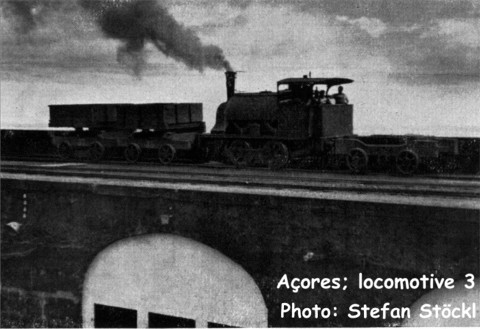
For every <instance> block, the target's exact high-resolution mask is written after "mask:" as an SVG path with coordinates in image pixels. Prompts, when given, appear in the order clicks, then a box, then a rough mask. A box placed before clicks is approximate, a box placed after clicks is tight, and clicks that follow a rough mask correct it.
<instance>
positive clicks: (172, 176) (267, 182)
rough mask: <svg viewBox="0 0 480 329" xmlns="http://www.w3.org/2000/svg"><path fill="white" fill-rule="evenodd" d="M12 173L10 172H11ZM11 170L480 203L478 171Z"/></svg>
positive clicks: (44, 166) (9, 169) (37, 166)
mask: <svg viewBox="0 0 480 329" xmlns="http://www.w3.org/2000/svg"><path fill="white" fill-rule="evenodd" d="M6 174H7V176H6ZM8 174H16V175H25V176H32V175H36V176H48V177H57V178H65V177H75V178H84V179H90V180H92V179H93V180H98V181H99V182H100V180H111V181H113V180H115V181H132V180H133V181H139V182H149V183H168V184H188V185H190V186H192V185H196V186H205V185H209V186H217V187H242V188H248V189H258V188H268V189H271V190H291V191H304V192H335V193H342V192H346V193H347V192H348V193H356V194H362V193H370V194H371V193H374V194H382V195H396V196H404V197H427V196H428V197H440V198H443V197H446V198H455V199H459V200H462V199H463V200H468V201H469V202H473V203H475V202H477V203H478V204H479V207H480V179H479V177H478V176H469V177H468V176H461V177H455V176H449V177H445V178H439V177H436V178H430V177H393V176H385V175H383V176H382V175H375V176H353V175H350V174H342V173H335V174H332V173H318V172H306V171H298V170H285V171H279V172H272V171H268V170H262V169H242V170H238V169H232V168H229V167H225V166H220V165H215V164H210V165H209V166H202V167H198V166H188V165H182V166H168V167H161V166H153V165H151V166H145V165H125V164H121V165H120V164H114V163H110V164H91V163H73V162H20V161H4V162H3V163H2V168H1V176H0V177H2V178H7V177H8Z"/></svg>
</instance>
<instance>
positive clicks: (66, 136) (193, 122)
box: [49, 103, 205, 164]
mask: <svg viewBox="0 0 480 329" xmlns="http://www.w3.org/2000/svg"><path fill="white" fill-rule="evenodd" d="M49 108H50V123H49V126H50V127H55V128H73V129H74V130H72V131H71V132H68V133H57V134H54V138H53V139H54V144H55V146H56V147H57V148H58V153H59V155H60V156H61V157H62V158H64V159H71V158H81V157H87V158H88V159H90V160H91V161H100V160H101V159H102V158H104V157H107V156H112V155H115V154H118V153H123V156H124V157H125V159H126V160H127V161H128V162H136V161H138V160H139V159H140V157H142V156H143V157H152V156H156V157H157V158H158V160H159V161H160V162H161V163H162V164H168V163H170V162H172V161H173V160H174V159H175V158H176V157H178V156H179V155H180V156H181V157H183V156H186V157H191V156H192V154H193V152H194V151H195V150H196V147H197V145H196V143H197V137H198V135H199V134H201V133H204V132H205V123H204V122H203V108H202V104H199V103H153V104H74V105H50V106H49Z"/></svg>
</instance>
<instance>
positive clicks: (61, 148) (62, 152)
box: [57, 142, 73, 160]
mask: <svg viewBox="0 0 480 329" xmlns="http://www.w3.org/2000/svg"><path fill="white" fill-rule="evenodd" d="M57 152H58V155H59V156H60V158H61V159H63V160H68V159H71V158H73V147H72V144H70V143H69V142H62V143H60V145H58V149H57Z"/></svg>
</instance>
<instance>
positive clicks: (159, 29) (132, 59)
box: [0, 0, 232, 75]
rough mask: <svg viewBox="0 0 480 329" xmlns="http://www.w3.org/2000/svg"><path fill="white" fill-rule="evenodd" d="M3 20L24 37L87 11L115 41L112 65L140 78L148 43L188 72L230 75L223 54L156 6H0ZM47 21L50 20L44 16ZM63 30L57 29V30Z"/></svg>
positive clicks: (23, 1) (153, 2) (31, 2)
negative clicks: (207, 70) (213, 71)
mask: <svg viewBox="0 0 480 329" xmlns="http://www.w3.org/2000/svg"><path fill="white" fill-rule="evenodd" d="M0 1H1V7H2V10H3V11H4V15H5V16H6V17H7V18H8V21H9V22H10V23H11V24H12V25H13V27H14V31H15V32H16V33H18V34H24V35H28V34H29V33H31V32H34V31H35V29H37V28H38V27H39V26H42V25H46V24H49V23H50V22H49V17H51V15H52V14H53V15H64V16H71V17H72V19H73V17H74V16H78V14H79V13H80V12H82V11H86V12H87V13H88V14H90V15H91V16H92V17H93V19H94V20H95V22H96V24H97V25H98V26H99V29H100V30H101V31H102V33H103V34H104V35H105V37H107V38H111V39H115V40H119V41H120V42H121V43H122V44H121V45H120V46H119V47H118V51H117V60H118V61H119V62H120V63H122V64H124V65H126V66H128V67H129V68H131V69H132V70H133V71H134V72H135V74H136V75H140V74H141V72H142V69H143V68H144V67H145V64H146V59H145V46H146V44H147V43H152V44H153V45H155V47H156V48H157V49H158V50H160V51H161V52H162V53H163V54H165V55H166V56H168V57H172V58H174V59H175V60H177V61H180V62H183V63H185V64H186V65H187V66H188V67H190V68H192V69H195V70H198V71H203V70H204V69H205V68H212V69H216V70H223V69H225V70H232V68H231V66H230V64H229V62H228V61H227V60H226V59H225V56H224V54H223V51H222V49H220V48H219V47H217V46H215V45H203V44H202V42H201V40H200V38H199V37H198V36H197V34H196V33H195V32H194V31H193V30H191V29H189V28H187V27H185V26H184V25H182V24H181V23H179V22H177V21H176V20H175V18H174V17H173V16H172V15H171V14H170V13H169V12H168V10H167V9H166V8H164V7H163V6H162V5H161V4H160V2H159V1H157V0H77V1H76V2H70V1H65V0H0ZM49 15H50V16H49ZM59 28H60V29H62V26H59Z"/></svg>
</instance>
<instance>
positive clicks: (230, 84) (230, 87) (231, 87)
mask: <svg viewBox="0 0 480 329" xmlns="http://www.w3.org/2000/svg"><path fill="white" fill-rule="evenodd" d="M225 76H226V77H227V100H229V99H230V97H232V96H233V95H234V94H235V77H236V76H237V72H234V71H227V72H225Z"/></svg>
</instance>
